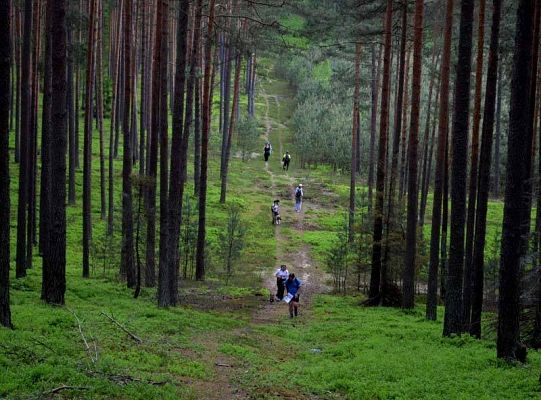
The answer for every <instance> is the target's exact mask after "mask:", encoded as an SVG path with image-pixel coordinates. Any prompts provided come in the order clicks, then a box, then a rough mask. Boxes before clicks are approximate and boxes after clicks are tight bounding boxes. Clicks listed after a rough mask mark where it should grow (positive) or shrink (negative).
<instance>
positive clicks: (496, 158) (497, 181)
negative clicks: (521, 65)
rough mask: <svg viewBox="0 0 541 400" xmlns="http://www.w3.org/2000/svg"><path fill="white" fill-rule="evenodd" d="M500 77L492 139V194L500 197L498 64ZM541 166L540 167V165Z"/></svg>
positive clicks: (500, 87) (500, 96)
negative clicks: (493, 137)
mask: <svg viewBox="0 0 541 400" xmlns="http://www.w3.org/2000/svg"><path fill="white" fill-rule="evenodd" d="M499 68H500V73H499V76H500V78H499V79H498V94H497V98H496V138H495V139H496V140H495V141H494V189H493V196H494V197H495V198H497V199H498V198H499V197H500V143H501V137H502V129H501V126H502V125H501V121H502V118H501V116H502V86H503V84H502V82H503V77H502V72H501V69H502V67H501V66H500V67H499ZM540 168H541V167H540Z"/></svg>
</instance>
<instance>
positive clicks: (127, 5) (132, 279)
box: [120, 0, 137, 288]
mask: <svg viewBox="0 0 541 400" xmlns="http://www.w3.org/2000/svg"><path fill="white" fill-rule="evenodd" d="M124 1H125V2H124V39H125V40H124V57H123V58H124V93H123V94H124V112H123V121H122V132H123V138H124V152H123V155H122V250H121V260H120V263H121V270H123V271H126V283H127V285H128V287H129V288H133V287H135V285H136V283H137V282H136V281H137V279H136V276H135V260H134V243H133V242H134V241H133V198H132V181H131V174H132V161H133V160H132V137H131V127H130V123H131V110H132V107H131V105H132V101H133V97H132V76H131V72H132V69H131V63H132V60H131V40H130V38H131V37H132V0H124Z"/></svg>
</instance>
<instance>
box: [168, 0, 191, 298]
mask: <svg viewBox="0 0 541 400" xmlns="http://www.w3.org/2000/svg"><path fill="white" fill-rule="evenodd" d="M189 13H190V2H189V0H182V1H181V2H180V4H179V10H178V24H177V67H176V68H177V70H176V73H175V106H174V110H173V137H172V141H171V142H172V143H171V170H170V176H169V206H168V212H169V216H168V228H169V233H168V240H169V242H168V249H167V251H168V252H169V256H168V260H167V261H168V269H169V285H170V289H169V295H170V300H169V303H170V305H172V306H175V305H176V304H177V301H178V269H179V262H180V261H179V246H180V243H179V239H180V226H181V223H182V196H183V194H184V181H185V180H184V174H185V172H186V171H185V169H186V157H187V156H188V139H189V126H188V127H187V130H186V131H185V130H184V126H183V124H184V98H185V94H186V90H185V83H186V72H185V71H186V60H187V36H188V35H187V31H188V22H189V21H188V15H189Z"/></svg>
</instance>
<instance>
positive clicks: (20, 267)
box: [15, 0, 32, 278]
mask: <svg viewBox="0 0 541 400" xmlns="http://www.w3.org/2000/svg"><path fill="white" fill-rule="evenodd" d="M31 41H32V0H25V2H24V33H23V48H22V57H21V115H20V116H21V122H20V127H21V133H20V162H19V164H20V165H19V189H18V202H17V253H16V259H15V262H16V264H15V265H16V275H15V276H16V277H17V278H22V277H25V276H26V267H27V251H26V248H27V246H28V245H29V246H31V244H29V242H30V238H27V235H26V231H27V229H26V225H27V208H26V207H27V205H28V179H29V176H30V173H29V172H30V171H28V167H29V160H28V159H29V154H28V153H29V151H28V150H29V142H30V139H31V123H30V122H31V119H30V109H31V101H32V98H31V95H30V86H31V75H32V63H31V57H32V54H31V46H30V44H31Z"/></svg>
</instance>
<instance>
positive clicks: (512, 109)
mask: <svg viewBox="0 0 541 400" xmlns="http://www.w3.org/2000/svg"><path fill="white" fill-rule="evenodd" d="M517 3H518V6H517V19H516V34H515V48H514V57H513V71H512V74H511V98H510V106H509V139H508V144H507V170H506V175H507V178H506V185H505V204H504V214H503V227H502V249H501V264H500V287H499V300H498V340H497V355H498V358H504V359H507V360H519V361H524V360H525V356H526V350H525V348H524V347H523V346H522V345H521V344H520V342H519V341H520V332H519V330H520V327H519V317H520V301H519V300H520V276H521V271H522V266H523V264H524V262H525V260H524V254H523V251H522V250H523V249H522V247H521V246H519V245H518V244H519V243H521V241H522V234H523V227H522V225H521V224H522V222H523V221H524V208H525V197H527V195H528V194H527V193H525V191H526V182H525V178H526V177H527V176H528V175H529V169H528V168H529V165H527V164H528V163H527V162H526V160H525V158H527V155H526V153H529V151H530V146H531V132H529V131H531V123H530V122H531V120H530V98H529V97H528V96H525V93H530V85H531V81H532V79H531V77H532V41H533V35H532V33H533V14H534V8H533V7H534V2H533V1H531V0H519V1H518V2H517Z"/></svg>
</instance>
